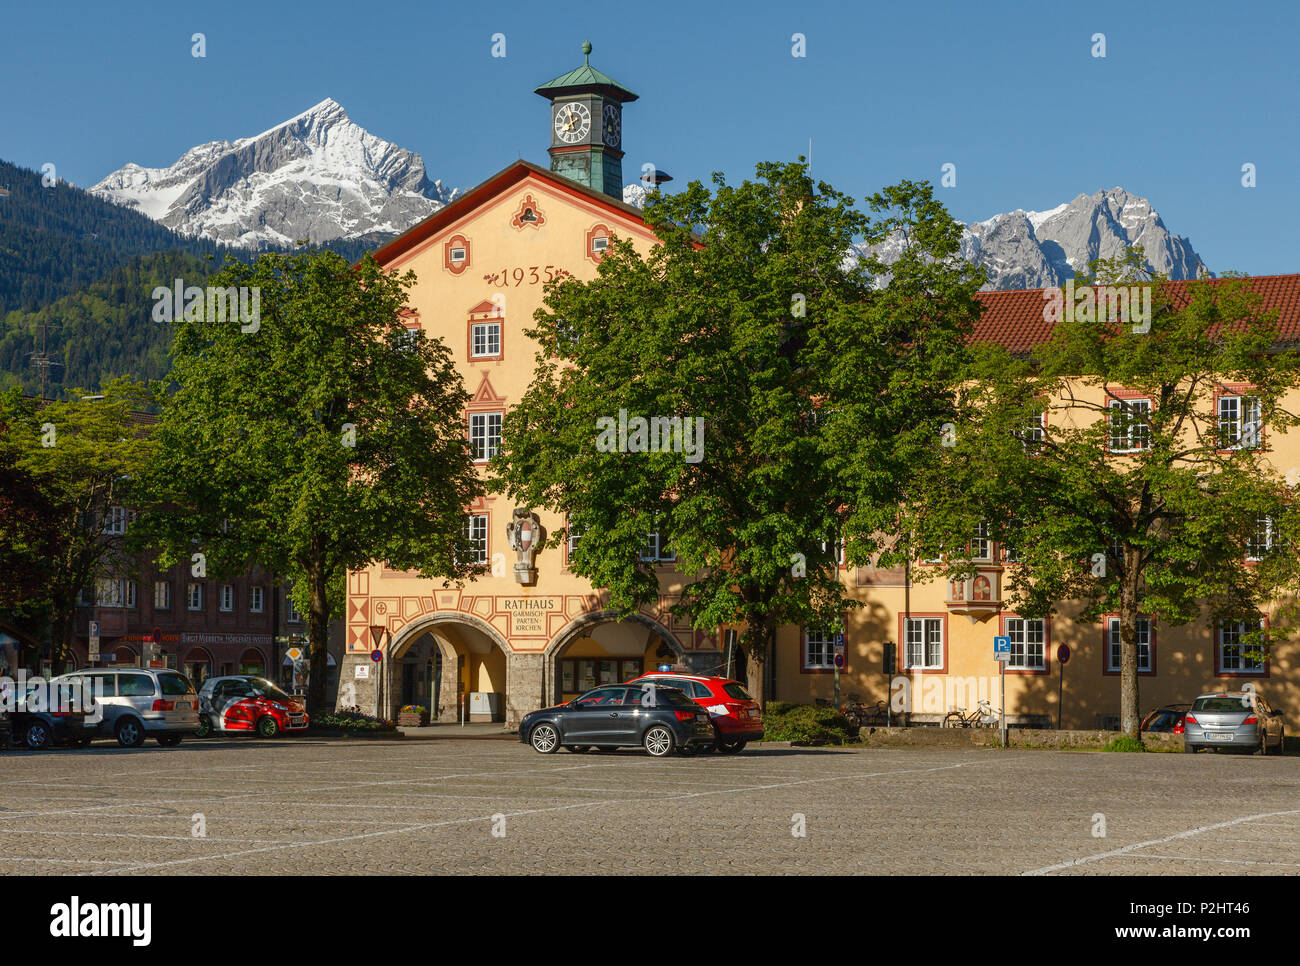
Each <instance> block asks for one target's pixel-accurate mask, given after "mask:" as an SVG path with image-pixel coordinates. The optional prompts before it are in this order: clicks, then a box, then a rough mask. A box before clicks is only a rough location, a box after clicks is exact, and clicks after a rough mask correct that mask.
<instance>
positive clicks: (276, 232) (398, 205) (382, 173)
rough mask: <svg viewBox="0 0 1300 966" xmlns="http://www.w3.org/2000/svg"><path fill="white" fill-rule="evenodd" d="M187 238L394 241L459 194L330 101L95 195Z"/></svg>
mask: <svg viewBox="0 0 1300 966" xmlns="http://www.w3.org/2000/svg"><path fill="white" fill-rule="evenodd" d="M90 191H91V193H92V194H96V195H98V196H100V197H103V198H107V199H108V200H110V201H115V202H117V203H118V204H121V205H125V206H127V207H130V208H135V209H137V210H139V211H141V212H143V213H144V214H146V215H148V216H149V217H151V218H153V219H154V220H155V221H160V222H162V223H163V224H164V225H166V226H167V227H169V228H173V229H175V230H176V231H178V232H180V233H181V234H183V235H188V236H191V237H203V238H209V239H211V240H213V241H220V242H224V243H226V244H229V245H237V246H240V247H248V248H258V247H262V246H265V245H267V244H272V245H285V244H293V243H294V242H296V241H297V240H298V239H300V238H308V239H310V240H311V241H313V242H318V243H319V242H327V241H332V240H334V239H336V238H360V237H362V236H366V235H370V234H374V233H379V234H395V233H397V232H402V231H405V230H406V229H407V228H409V227H410V226H411V225H413V224H415V223H416V222H418V221H420V220H421V219H423V218H425V217H427V216H428V215H430V214H432V213H433V212H435V211H437V210H438V209H439V208H441V207H442V206H443V205H445V204H446V203H447V202H449V201H450V200H452V198H454V197H455V196H456V191H454V190H448V189H446V188H444V187H443V186H442V183H441V182H440V181H430V180H429V178H428V177H427V176H426V174H425V168H424V160H423V159H422V158H421V157H420V156H419V155H418V154H415V153H414V152H412V151H407V150H405V149H404V148H401V147H398V146H397V145H395V144H391V143H389V142H388V141H385V140H383V139H382V138H378V137H376V136H375V135H373V134H371V133H370V132H369V131H366V130H365V129H364V128H362V127H361V126H359V125H358V124H356V123H355V122H354V121H352V120H351V119H350V118H349V117H348V114H347V111H345V110H344V108H343V105H341V104H340V103H339V102H338V101H336V100H334V99H333V98H332V97H327V98H325V99H324V100H323V101H321V102H320V103H318V104H315V105H313V106H312V107H310V108H308V109H307V110H306V111H303V112H302V113H301V114H297V115H295V116H294V117H291V118H289V119H288V120H287V121H282V122H281V123H279V124H277V125H275V126H274V127H272V128H269V129H267V130H265V131H263V132H262V133H261V134H258V135H255V136H253V137H245V138H239V139H238V140H236V141H233V142H231V141H210V142H208V143H207V144H201V145H198V146H196V147H193V148H191V149H190V150H189V151H187V152H185V154H183V155H182V156H181V157H180V159H179V160H177V161H176V163H175V164H173V165H171V166H170V167H167V168H144V167H141V166H140V165H136V164H127V165H126V166H124V167H122V168H121V169H119V170H117V171H115V172H113V173H112V174H110V175H108V177H106V178H104V179H103V180H102V181H100V182H99V183H98V184H97V185H95V186H94V187H93V188H91V189H90Z"/></svg>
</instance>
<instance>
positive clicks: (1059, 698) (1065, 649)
mask: <svg viewBox="0 0 1300 966" xmlns="http://www.w3.org/2000/svg"><path fill="white" fill-rule="evenodd" d="M1056 663H1057V664H1058V665H1059V666H1060V671H1059V672H1058V674H1059V678H1058V681H1057V685H1056V730H1057V731H1060V730H1061V709H1062V708H1063V707H1064V706H1065V665H1067V664H1069V663H1070V645H1069V644H1062V645H1061V646H1060V647H1058V648H1057V649H1056Z"/></svg>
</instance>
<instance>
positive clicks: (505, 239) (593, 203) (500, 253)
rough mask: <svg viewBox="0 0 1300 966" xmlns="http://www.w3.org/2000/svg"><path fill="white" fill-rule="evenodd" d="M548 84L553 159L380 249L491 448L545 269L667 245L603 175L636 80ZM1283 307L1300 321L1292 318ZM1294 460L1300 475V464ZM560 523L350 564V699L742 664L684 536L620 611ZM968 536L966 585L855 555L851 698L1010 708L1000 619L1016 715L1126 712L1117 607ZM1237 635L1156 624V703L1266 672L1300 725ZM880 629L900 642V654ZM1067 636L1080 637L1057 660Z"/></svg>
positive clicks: (1290, 454) (1037, 312) (1277, 294)
mask: <svg viewBox="0 0 1300 966" xmlns="http://www.w3.org/2000/svg"><path fill="white" fill-rule="evenodd" d="M538 93H541V94H543V96H545V97H546V98H547V99H548V100H549V101H550V109H551V112H552V146H551V160H552V168H553V169H555V170H548V169H546V168H542V167H539V166H536V165H533V164H530V163H528V162H524V161H519V162H516V163H515V164H512V165H510V166H509V167H507V168H505V169H504V170H502V171H501V172H499V173H498V174H496V175H494V176H493V177H492V178H490V179H488V180H487V181H485V182H484V183H483V184H481V185H479V186H478V187H476V188H474V189H472V190H471V191H469V192H468V193H467V194H466V195H464V196H463V197H462V198H460V199H458V200H457V201H455V202H454V203H452V204H451V205H449V206H447V207H446V208H443V209H441V210H440V211H438V212H437V213H435V214H434V215H433V216H431V217H430V218H428V219H426V220H425V221H424V222H422V223H420V224H419V225H416V226H415V227H414V228H412V229H411V230H409V231H408V232H406V233H405V234H404V235H402V236H401V237H399V238H397V239H396V240H394V241H393V242H391V243H389V244H388V245H386V246H385V247H383V248H382V249H380V250H379V251H378V252H377V253H376V257H377V258H378V259H379V261H380V262H381V263H382V264H383V265H384V266H385V267H386V268H388V269H389V270H392V271H396V272H406V271H412V272H414V273H415V275H416V279H417V281H416V283H415V285H414V287H413V288H412V290H411V292H410V297H409V314H408V316H407V318H406V323H407V325H409V326H411V327H419V328H421V329H423V330H424V331H425V332H426V333H427V334H428V335H429V336H430V337H433V338H438V339H441V340H443V341H444V342H445V343H446V344H447V345H448V346H450V348H451V350H452V354H453V356H454V359H455V362H456V365H457V367H458V369H459V371H460V374H461V376H462V378H463V379H464V382H465V385H466V387H467V389H468V390H469V391H470V392H471V393H472V396H473V398H472V401H471V402H470V404H469V406H468V407H467V411H466V413H465V427H466V434H467V438H468V439H469V440H470V443H471V449H472V451H473V452H474V453H475V455H476V457H478V458H479V459H480V460H481V461H482V462H486V459H487V458H488V457H489V456H490V455H491V454H492V453H493V452H495V449H496V447H497V445H498V442H499V434H500V425H501V419H502V418H503V416H504V414H505V413H506V412H507V411H508V410H509V408H510V406H511V405H512V404H513V403H514V402H515V401H516V400H518V399H519V398H520V397H521V396H522V395H523V393H524V392H525V390H526V388H527V386H528V384H529V382H530V381H531V378H532V374H533V369H534V354H535V352H536V345H535V343H533V342H532V340H530V339H529V337H528V336H527V335H526V334H525V330H526V329H528V328H530V327H531V326H532V317H533V313H534V312H535V311H536V310H537V309H538V308H539V307H541V306H542V296H543V286H544V284H545V283H546V282H547V281H548V280H550V279H552V278H555V277H557V275H565V274H567V275H571V276H574V277H577V278H579V279H590V278H593V277H594V276H595V274H596V270H597V266H598V265H599V262H600V259H601V257H602V255H603V251H604V249H605V247H606V246H607V245H608V244H609V241H610V239H611V238H612V237H614V236H615V235H617V236H619V237H620V238H626V239H630V240H631V241H632V243H633V244H634V245H635V246H636V247H637V248H639V249H640V250H641V251H643V252H645V251H648V250H649V249H650V247H651V246H653V245H654V243H655V239H654V236H653V234H652V233H651V232H650V231H649V230H648V229H647V228H646V226H645V225H644V223H643V221H642V218H641V213H640V211H639V209H637V208H635V207H633V206H630V205H626V204H624V203H623V202H622V200H621V199H619V198H616V197H613V196H612V195H611V194H609V193H607V191H608V190H612V188H611V186H612V185H616V184H618V183H621V170H620V169H619V168H618V165H619V163H620V162H621V157H622V155H621V134H622V115H621V110H622V106H623V104H624V103H627V102H629V101H630V100H634V99H635V95H632V94H631V93H630V92H629V91H627V90H626V89H625V88H622V87H620V86H618V85H616V84H614V83H613V82H612V81H610V80H609V78H607V77H605V76H604V75H601V74H599V72H597V71H594V70H592V69H590V68H589V67H588V68H580V69H579V70H578V71H574V72H572V73H571V74H570V75H565V76H564V77H562V78H557V79H556V81H555V82H552V84H551V85H547V86H545V87H543V88H539V90H538ZM611 132H613V133H612V135H611ZM557 171H563V172H565V173H564V174H559V173H556V172H557ZM611 171H613V173H611ZM660 180H661V179H660ZM593 184H594V186H593ZM1266 281H1267V282H1269V284H1272V283H1274V282H1275V283H1276V284H1275V285H1273V287H1272V288H1270V287H1269V284H1266V285H1265V286H1264V289H1265V291H1264V292H1263V294H1264V297H1265V300H1266V302H1268V301H1272V302H1273V303H1275V304H1276V305H1278V306H1279V307H1280V308H1282V309H1283V311H1285V312H1290V313H1292V315H1300V297H1295V296H1297V295H1298V294H1300V276H1286V277H1282V278H1279V279H1274V280H1266ZM1288 293H1289V294H1288ZM983 298H984V301H985V305H986V322H988V323H989V325H992V326H993V327H992V328H991V329H990V328H989V326H988V325H985V332H984V334H985V337H988V338H993V339H997V340H999V341H1003V342H1004V344H1008V345H1011V346H1012V347H1017V345H1018V343H1017V340H1018V339H1021V338H1022V337H1024V338H1030V339H1031V341H1032V333H1030V334H1029V335H1027V334H1026V333H1027V332H1028V330H1029V329H1032V328H1034V326H1036V325H1037V326H1038V327H1039V328H1041V318H1042V305H1043V300H1042V297H1041V294H1040V293H1034V292H1010V293H997V292H995V293H985V294H984V296H983ZM1017 319H1022V320H1023V322H1024V324H1023V325H1022V324H1020V323H1019V322H1017V321H1016V320H1017ZM1291 322H1292V324H1294V325H1295V326H1296V327H1297V328H1300V319H1293V320H1291ZM1039 335H1040V336H1041V333H1039ZM1294 402H1296V403H1300V400H1295V401H1294ZM1269 460H1270V462H1271V464H1272V467H1273V469H1274V470H1275V471H1276V472H1279V473H1283V474H1285V473H1289V472H1291V471H1292V470H1293V468H1296V467H1300V438H1297V436H1296V435H1295V434H1292V435H1291V436H1289V437H1282V438H1279V439H1276V440H1272V441H1270V454H1269ZM1295 473H1296V474H1297V478H1298V479H1300V469H1295ZM563 526H564V520H563V519H562V518H561V517H559V516H557V515H555V514H551V513H547V512H544V511H540V510H535V509H534V508H531V507H515V506H513V505H510V504H509V503H508V502H507V501H506V499H505V497H503V496H499V495H489V496H488V497H486V498H485V499H484V500H482V501H481V502H480V503H478V504H476V505H475V506H472V507H469V508H467V527H468V529H469V532H470V534H471V537H472V538H473V539H474V540H475V541H476V544H477V548H478V551H479V555H480V557H479V559H480V560H481V562H482V563H483V566H484V569H483V571H482V574H481V576H479V577H478V578H476V579H474V580H471V581H468V582H467V583H465V584H464V586H462V587H450V588H448V587H444V586H442V583H441V582H440V581H430V580H424V579H422V578H420V577H419V576H418V575H416V574H412V573H405V572H399V571H394V570H391V569H389V568H388V567H387V566H386V565H384V564H382V563H379V564H375V565H372V566H370V567H368V568H366V569H364V570H360V571H356V572H354V573H351V574H350V575H349V577H348V599H347V611H346V613H347V618H346V626H347V631H346V635H347V653H346V659H345V661H344V666H343V667H342V669H341V673H340V694H339V703H340V705H341V706H352V705H356V706H360V707H361V708H362V709H363V710H372V709H373V710H377V711H379V712H380V713H381V714H383V715H384V716H386V717H393V716H395V713H396V711H397V709H398V708H399V707H401V706H403V705H407V704H415V705H423V706H425V707H429V708H430V710H431V712H432V716H433V718H434V719H435V720H440V721H444V722H445V721H456V720H458V719H459V718H461V717H463V716H464V717H468V718H469V719H470V720H483V721H486V720H497V721H503V722H505V723H506V724H508V725H513V724H515V723H517V722H518V720H519V718H520V717H522V715H523V714H525V713H527V712H528V711H531V710H534V709H536V708H539V707H543V706H546V705H549V704H553V703H556V702H558V701H560V700H564V699H566V698H567V697H571V696H574V695H576V694H578V693H580V692H582V691H584V690H586V689H588V688H590V687H594V686H597V685H600V684H606V683H613V682H616V681H623V680H626V679H628V678H629V677H632V676H634V675H635V674H639V673H641V672H642V671H645V670H653V669H654V668H655V667H656V666H659V665H662V664H673V665H685V666H687V667H689V668H691V669H692V670H695V671H698V672H701V673H714V674H718V673H728V672H733V673H734V671H735V670H736V665H735V657H736V655H735V653H734V647H733V646H732V645H733V643H734V639H733V638H732V637H731V635H729V634H727V633H726V632H724V631H723V630H722V629H716V630H696V629H693V628H691V626H690V625H689V623H687V622H684V621H682V620H680V619H678V618H675V617H674V616H673V615H672V614H671V607H672V605H673V604H674V603H675V602H676V600H677V599H678V596H679V595H680V592H681V589H682V586H683V582H684V581H688V580H689V575H687V574H681V573H678V572H677V570H676V568H675V563H674V561H673V560H672V559H671V553H670V551H668V550H667V549H666V548H663V547H659V546H658V541H657V540H655V539H650V540H649V541H648V543H647V549H646V554H645V557H644V558H643V559H645V560H646V562H647V564H648V565H650V566H653V567H654V568H655V569H656V571H657V573H658V575H659V585H660V594H659V598H658V600H657V601H656V602H655V603H654V604H652V605H649V606H647V607H645V608H643V609H642V610H641V611H640V612H639V613H638V614H636V615H634V616H631V617H623V618H619V617H618V616H617V615H616V614H614V613H613V612H612V611H611V610H610V609H609V608H608V606H607V605H606V602H605V600H604V599H603V596H602V594H601V592H600V590H599V589H598V588H594V587H592V586H590V584H588V583H587V582H586V581H585V580H584V579H582V578H579V577H577V576H576V575H574V574H572V573H571V572H569V570H568V568H567V566H566V563H567V548H566V547H564V546H560V547H557V548H547V549H545V550H536V549H535V546H536V543H537V542H538V539H539V538H540V537H541V536H544V535H545V534H548V533H553V532H555V531H556V530H558V529H559V528H562V527H563ZM521 548H522V549H521ZM529 553H531V559H529ZM976 554H977V556H978V557H979V563H978V569H977V571H976V573H975V575H974V576H973V577H972V578H970V579H969V580H967V581H962V582H952V581H947V580H943V579H934V580H921V579H919V577H920V576H922V575H924V573H925V571H926V567H927V565H926V564H924V563H921V562H918V563H916V564H914V565H913V566H912V567H909V568H899V569H896V570H888V571H881V570H875V569H873V568H870V567H862V568H859V567H842V568H841V578H842V580H843V582H844V583H845V585H846V587H847V589H848V591H849V593H850V595H851V596H853V597H854V598H855V599H857V600H858V601H860V602H861V603H862V604H863V606H861V607H856V608H853V609H851V610H849V611H848V612H847V613H846V615H845V639H846V646H845V655H844V666H843V668H842V669H840V670H839V673H838V688H839V693H840V695H841V697H842V698H843V697H846V696H848V695H851V694H856V695H858V696H860V697H861V698H862V699H863V700H865V701H868V702H870V701H875V700H884V699H891V698H892V699H893V701H894V703H895V707H898V708H905V709H906V710H908V711H909V712H910V717H911V720H913V721H915V722H937V721H939V720H941V719H942V717H943V716H944V714H946V713H947V712H948V711H949V710H950V709H952V708H954V707H965V708H968V709H969V708H974V707H975V706H976V703H977V701H978V700H979V699H980V698H987V699H988V700H990V701H991V703H992V704H993V706H994V707H997V706H998V704H999V701H1000V699H1001V680H1002V678H1001V676H1000V674H999V670H1000V669H999V665H998V664H997V663H996V662H995V660H994V657H993V638H994V637H995V636H1007V637H1010V638H1011V641H1012V660H1011V662H1010V663H1009V665H1008V669H1007V673H1006V677H1005V680H1006V708H1007V711H1008V714H1009V716H1010V720H1011V721H1012V722H1013V723H1023V724H1040V725H1045V726H1055V724H1056V722H1057V720H1058V718H1059V720H1060V722H1061V724H1062V725H1064V726H1065V727H1098V726H1108V725H1113V724H1115V723H1116V722H1117V719H1118V714H1119V675H1118V626H1117V621H1115V622H1111V621H1110V620H1104V621H1103V622H1102V623H1100V624H1098V623H1091V622H1090V623H1080V622H1077V621H1075V620H1074V619H1073V613H1074V611H1073V610H1072V609H1071V608H1070V607H1069V606H1068V605H1066V606H1064V607H1062V608H1060V609H1059V612H1058V613H1057V614H1056V615H1055V616H1054V617H1052V618H1051V619H1049V620H1046V621H1032V620H1024V619H1022V618H1021V617H1020V616H1019V615H1016V614H1015V613H1013V612H1011V611H1010V608H1009V605H1007V603H1006V602H1005V601H1004V600H1003V597H1002V595H1003V577H1004V574H1005V573H1006V570H1007V568H1009V567H1014V566H1015V563H1014V562H1011V561H1008V560H1006V559H1005V554H1004V552H1003V548H1001V547H999V546H997V545H996V544H994V543H992V542H991V541H984V542H980V541H978V540H977V541H976ZM517 568H519V569H518V571H517ZM521 578H522V579H521ZM1234 633H1235V632H1234V631H1233V630H1232V629H1231V628H1227V629H1225V628H1222V627H1219V626H1217V625H1214V626H1212V625H1211V622H1210V621H1209V620H1208V618H1207V619H1206V620H1203V621H1200V622H1197V623H1193V624H1189V625H1186V626H1183V627H1177V628H1175V627H1162V626H1159V624H1158V623H1157V622H1154V621H1151V622H1147V623H1146V624H1145V625H1144V626H1143V628H1142V634H1143V635H1144V637H1145V640H1144V641H1143V643H1142V646H1141V648H1140V651H1141V654H1142V660H1143V664H1144V666H1143V670H1142V673H1141V675H1140V688H1141V695H1142V708H1143V710H1144V711H1145V710H1147V709H1149V708H1153V707H1156V706H1158V705H1159V704H1162V703H1167V702H1180V701H1190V700H1191V699H1192V698H1194V697H1195V696H1196V695H1197V694H1199V693H1201V692H1203V691H1206V690H1217V689H1235V688H1239V687H1240V686H1241V685H1242V684H1243V683H1244V682H1245V681H1253V682H1256V684H1257V686H1258V687H1259V688H1260V690H1261V691H1262V692H1263V693H1265V694H1267V696H1268V697H1269V699H1270V701H1271V702H1272V703H1273V704H1274V705H1275V706H1279V707H1281V708H1282V709H1284V710H1285V711H1286V713H1287V724H1288V727H1289V728H1290V729H1292V733H1293V734H1300V674H1297V673H1296V671H1295V668H1296V662H1297V658H1300V653H1297V650H1296V648H1295V646H1294V644H1293V643H1292V642H1286V643H1284V644H1283V645H1281V646H1280V647H1278V648H1276V649H1275V650H1274V653H1273V654H1272V656H1271V658H1270V660H1269V661H1268V662H1266V663H1265V664H1263V665H1260V666H1254V665H1251V664H1250V662H1248V661H1247V660H1246V659H1245V658H1243V657H1242V656H1241V654H1240V652H1239V650H1238V651H1235V652H1234V648H1233V643H1232V641H1233V640H1234V637H1233V634H1234ZM887 643H892V644H894V645H896V648H895V657H894V661H893V663H892V665H891V666H888V667H886V666H885V665H884V663H883V662H884V655H885V646H886V644H887ZM1061 645H1066V646H1068V648H1069V659H1068V663H1066V664H1065V665H1062V663H1061V661H1060V660H1059V659H1058V651H1059V650H1060V648H1061ZM372 655H377V656H379V657H380V660H379V661H378V662H376V661H374V660H372ZM833 658H834V647H833V642H832V641H831V640H829V639H828V637H827V635H826V634H825V633H822V632H819V631H817V630H816V629H808V628H798V627H785V628H782V629H781V630H780V631H779V633H778V636H777V642H776V650H775V655H774V659H773V661H772V663H771V669H770V679H769V685H770V690H769V693H768V696H769V698H770V699H775V700H782V701H797V702H812V701H814V700H816V699H819V698H821V699H830V698H832V696H833V694H834V693H835V688H836V683H837V682H836V669H835V668H834V664H833Z"/></svg>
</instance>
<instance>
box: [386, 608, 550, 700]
mask: <svg viewBox="0 0 1300 966" xmlns="http://www.w3.org/2000/svg"><path fill="white" fill-rule="evenodd" d="M448 625H459V626H461V627H465V628H468V629H470V630H473V631H475V632H477V633H478V634H480V635H482V637H483V638H485V639H486V640H487V642H488V644H489V645H490V646H491V650H492V651H497V652H500V655H501V657H500V661H499V662H495V661H494V663H499V665H500V666H499V667H498V668H496V671H497V674H498V675H499V676H500V677H501V681H500V684H499V686H500V687H502V688H504V691H503V692H501V693H502V695H503V699H502V705H503V707H502V711H503V713H504V715H505V717H506V720H507V722H509V721H510V720H511V713H510V709H509V707H508V703H509V697H510V695H511V694H512V693H514V692H515V691H519V690H522V689H524V688H525V686H526V685H525V682H522V681H518V680H515V678H516V675H515V673H514V661H513V660H512V658H513V655H514V652H513V650H512V649H511V647H510V644H509V642H508V641H507V640H506V639H505V638H504V637H503V636H502V635H501V632H500V631H498V630H497V629H496V628H495V627H493V626H492V625H491V624H489V623H488V622H487V621H485V620H483V619H482V618H480V617H476V616H475V615H473V614H466V613H463V612H461V611H435V612H433V613H429V614H422V615H421V616H420V617H417V618H416V619H414V620H412V621H410V622H409V623H407V624H404V625H402V627H401V628H400V629H399V630H398V631H397V633H396V634H395V635H394V636H393V639H392V642H391V643H390V644H389V646H388V653H387V654H386V655H385V660H384V668H383V672H382V673H383V674H384V689H385V692H386V695H387V696H386V699H385V702H384V704H385V707H386V708H387V709H388V714H389V716H390V717H396V714H397V711H398V709H399V708H400V707H401V705H402V704H403V703H404V702H403V700H402V699H403V693H402V692H403V681H402V678H401V674H402V673H403V670H402V668H403V665H404V664H406V663H409V662H404V661H402V658H403V657H404V656H405V655H407V654H408V653H409V651H410V650H411V648H412V647H413V646H415V645H417V644H419V645H420V646H421V648H423V647H424V645H423V644H422V643H421V642H422V641H423V640H424V638H425V637H426V636H427V637H428V639H429V641H430V642H431V644H430V650H431V651H432V650H433V649H436V652H437V654H436V656H435V659H436V664H437V666H438V668H440V670H436V671H435V672H434V673H435V675H436V679H435V680H433V681H430V685H431V687H430V690H432V691H433V694H434V697H432V698H431V699H430V703H431V704H436V705H437V706H436V707H430V708H429V713H430V718H431V720H434V721H442V722H455V721H457V720H458V717H459V714H460V713H461V710H462V709H461V706H460V704H459V696H460V694H461V693H462V683H463V675H464V674H465V673H466V670H467V666H468V664H469V662H470V649H469V648H468V647H467V646H466V644H465V642H464V641H462V640H459V639H455V637H454V635H448V634H446V633H440V630H442V631H445V630H446V628H447V626H448ZM421 673H422V672H421ZM472 685H473V682H470V687H469V690H474V688H473V686H472ZM414 703H416V704H419V703H421V702H420V701H419V700H416V701H415V702H414Z"/></svg>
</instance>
